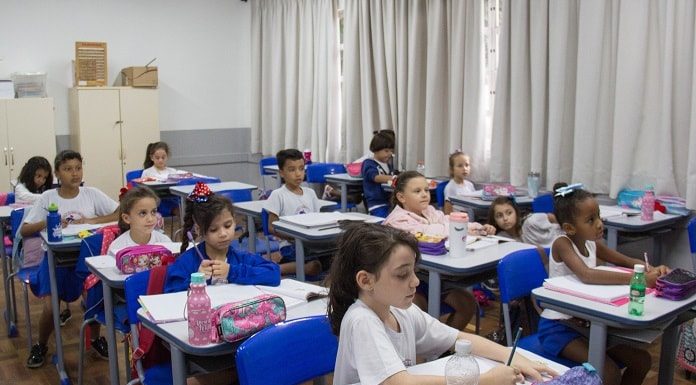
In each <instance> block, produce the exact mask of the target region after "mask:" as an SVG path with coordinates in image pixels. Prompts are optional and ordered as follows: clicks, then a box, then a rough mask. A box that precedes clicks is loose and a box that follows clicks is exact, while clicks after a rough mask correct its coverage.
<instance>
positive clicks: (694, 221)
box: [686, 217, 696, 271]
mask: <svg viewBox="0 0 696 385" xmlns="http://www.w3.org/2000/svg"><path fill="white" fill-rule="evenodd" d="M686 232H687V233H688V234H689V249H691V261H692V264H693V269H694V270H693V271H696V217H693V218H691V220H690V221H689V224H688V225H686Z"/></svg>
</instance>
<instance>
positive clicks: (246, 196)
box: [216, 190, 252, 203]
mask: <svg viewBox="0 0 696 385" xmlns="http://www.w3.org/2000/svg"><path fill="white" fill-rule="evenodd" d="M216 194H219V195H222V196H226V197H227V198H229V199H230V200H231V201H232V203H239V202H248V201H250V200H252V197H251V190H225V191H218V192H216Z"/></svg>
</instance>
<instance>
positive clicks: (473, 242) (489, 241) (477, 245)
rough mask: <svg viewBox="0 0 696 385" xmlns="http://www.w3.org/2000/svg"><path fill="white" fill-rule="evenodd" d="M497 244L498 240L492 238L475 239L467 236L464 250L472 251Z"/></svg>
mask: <svg viewBox="0 0 696 385" xmlns="http://www.w3.org/2000/svg"><path fill="white" fill-rule="evenodd" d="M498 242H499V238H494V237H475V236H471V235H469V236H467V237H466V249H467V250H468V251H474V250H478V249H483V248H485V247H489V246H493V245H497V244H498Z"/></svg>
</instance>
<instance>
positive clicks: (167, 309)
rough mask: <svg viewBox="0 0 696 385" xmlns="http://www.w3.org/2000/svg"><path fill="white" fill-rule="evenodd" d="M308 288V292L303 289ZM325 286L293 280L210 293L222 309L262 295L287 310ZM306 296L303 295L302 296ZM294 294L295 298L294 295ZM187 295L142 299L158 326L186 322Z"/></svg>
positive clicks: (222, 288)
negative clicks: (275, 297)
mask: <svg viewBox="0 0 696 385" xmlns="http://www.w3.org/2000/svg"><path fill="white" fill-rule="evenodd" d="M301 288H304V291H301V290H300V289H301ZM321 289H323V288H322V287H319V286H315V285H311V284H308V283H303V282H298V281H294V280H291V279H283V280H282V281H281V282H280V286H277V287H272V286H252V285H236V284H227V285H215V286H208V287H207V288H206V292H207V293H208V296H209V297H210V302H211V306H212V307H215V306H219V305H223V304H226V303H230V302H236V301H242V300H245V299H249V298H252V297H255V296H258V295H262V294H276V295H278V296H279V297H281V298H282V299H283V301H284V302H285V307H286V308H291V307H293V306H297V305H299V304H302V303H306V302H307V300H305V299H302V295H305V296H307V294H308V293H310V292H313V291H317V292H320V291H321ZM300 293H302V294H300ZM290 294H292V295H290ZM186 296H187V292H185V291H182V292H178V293H168V294H157V295H141V296H140V298H138V301H139V302H140V305H141V306H142V307H143V308H144V309H145V310H146V311H147V314H148V316H149V317H150V319H151V320H152V321H153V322H155V323H167V322H177V321H184V320H186V317H185V306H184V305H185V304H186Z"/></svg>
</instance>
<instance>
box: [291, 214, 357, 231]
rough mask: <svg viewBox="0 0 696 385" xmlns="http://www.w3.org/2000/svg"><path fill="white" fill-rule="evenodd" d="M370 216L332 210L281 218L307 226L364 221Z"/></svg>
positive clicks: (297, 224)
mask: <svg viewBox="0 0 696 385" xmlns="http://www.w3.org/2000/svg"><path fill="white" fill-rule="evenodd" d="M366 219H368V217H366V216H365V215H356V214H350V213H340V212H330V213H307V214H297V215H286V216H282V217H280V218H279V220H280V221H282V222H285V223H290V224H293V225H296V226H302V227H305V228H308V229H310V228H316V227H327V228H330V227H336V226H338V221H345V220H348V221H361V222H364V221H365V220H366Z"/></svg>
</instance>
